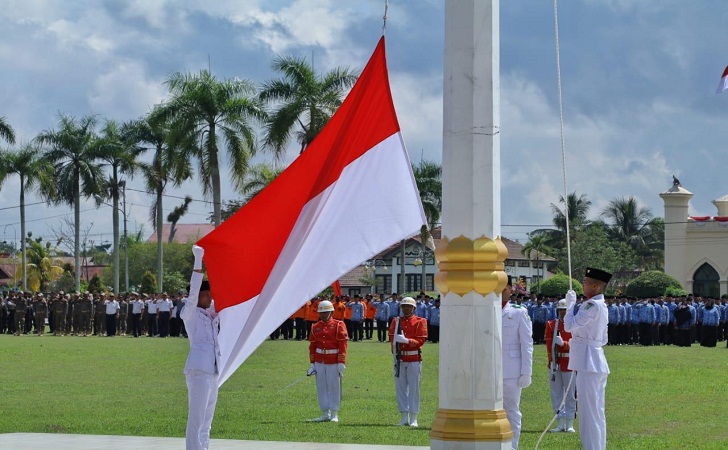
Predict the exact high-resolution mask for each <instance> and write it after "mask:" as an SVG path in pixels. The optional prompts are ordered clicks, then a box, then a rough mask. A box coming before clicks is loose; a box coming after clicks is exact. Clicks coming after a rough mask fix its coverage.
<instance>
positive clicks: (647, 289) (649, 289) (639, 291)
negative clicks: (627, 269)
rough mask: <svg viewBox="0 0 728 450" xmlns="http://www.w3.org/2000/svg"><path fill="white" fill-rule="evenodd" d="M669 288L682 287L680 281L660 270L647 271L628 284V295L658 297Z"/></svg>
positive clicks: (626, 292)
mask: <svg viewBox="0 0 728 450" xmlns="http://www.w3.org/2000/svg"><path fill="white" fill-rule="evenodd" d="M668 288H673V289H682V288H683V286H682V284H680V282H679V281H678V280H677V279H675V278H673V277H671V276H670V275H668V274H666V273H665V272H661V271H659V270H651V271H649V272H645V273H643V274H642V275H640V276H638V277H637V278H635V279H633V280H632V281H630V282H629V283H628V284H627V289H626V291H625V294H626V295H629V296H631V297H639V298H646V297H658V296H660V295H664V294H665V291H666V290H667V289H668Z"/></svg>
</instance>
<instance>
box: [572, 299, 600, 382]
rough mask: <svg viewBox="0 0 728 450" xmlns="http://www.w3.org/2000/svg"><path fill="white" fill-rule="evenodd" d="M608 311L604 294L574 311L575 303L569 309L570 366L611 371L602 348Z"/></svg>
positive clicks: (582, 369) (586, 370) (584, 369)
mask: <svg viewBox="0 0 728 450" xmlns="http://www.w3.org/2000/svg"><path fill="white" fill-rule="evenodd" d="M608 322H609V312H608V311H607V305H606V304H605V303H604V296H603V295H602V294H599V295H595V296H594V297H592V298H590V299H589V300H587V301H585V302H584V303H582V305H581V306H580V307H579V311H578V312H577V313H576V314H574V305H571V306H570V307H569V309H567V310H566V316H565V317H564V329H565V330H566V331H568V332H569V333H571V341H569V344H570V345H571V349H570V350H569V356H570V359H569V369H570V370H578V371H585V372H596V373H607V374H608V373H609V365H607V358H605V357H604V350H603V349H602V347H603V346H604V345H606V344H607V323H608Z"/></svg>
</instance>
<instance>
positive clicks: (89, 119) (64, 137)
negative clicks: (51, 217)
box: [36, 114, 103, 291]
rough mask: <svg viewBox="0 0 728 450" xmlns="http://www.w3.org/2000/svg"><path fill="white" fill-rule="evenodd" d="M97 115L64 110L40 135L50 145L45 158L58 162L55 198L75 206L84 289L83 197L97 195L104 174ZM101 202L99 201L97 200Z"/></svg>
mask: <svg viewBox="0 0 728 450" xmlns="http://www.w3.org/2000/svg"><path fill="white" fill-rule="evenodd" d="M95 128H96V118H95V117H94V116H85V117H83V118H81V119H80V120H76V119H75V118H74V117H71V116H66V115H63V114H61V116H60V119H59V127H58V130H50V131H44V132H42V133H41V134H39V135H38V136H37V137H36V139H37V141H38V143H40V144H41V145H44V146H46V147H47V150H46V152H45V156H44V157H45V158H46V159H47V160H48V161H49V162H51V163H52V164H53V165H54V178H55V182H56V191H55V193H54V196H53V198H52V199H51V201H53V202H54V203H57V204H60V203H66V204H68V205H71V206H73V224H74V242H73V258H74V268H75V271H76V273H75V278H76V279H75V285H76V286H75V287H76V290H77V291H79V290H80V289H81V264H80V254H81V242H80V241H81V239H80V232H81V197H82V196H83V197H86V198H89V197H93V198H96V196H97V195H98V194H99V193H100V192H101V186H102V184H103V176H102V171H101V169H100V167H99V166H98V165H97V164H96V155H95V153H94V143H95V141H96V139H97V136H96V132H95ZM97 204H98V203H97Z"/></svg>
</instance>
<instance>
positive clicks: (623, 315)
mask: <svg viewBox="0 0 728 450" xmlns="http://www.w3.org/2000/svg"><path fill="white" fill-rule="evenodd" d="M615 303H616V304H617V308H618V309H619V326H618V327H617V344H619V345H622V344H626V343H627V340H626V336H627V321H628V320H629V318H628V317H627V308H626V307H625V306H624V302H620V301H619V299H617V300H616V302H615Z"/></svg>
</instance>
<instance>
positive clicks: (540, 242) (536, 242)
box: [523, 234, 554, 293]
mask: <svg viewBox="0 0 728 450" xmlns="http://www.w3.org/2000/svg"><path fill="white" fill-rule="evenodd" d="M553 253H554V249H552V248H551V247H549V246H548V243H547V239H546V236H544V235H542V234H538V235H531V234H529V235H528V242H526V244H525V245H524V246H523V254H524V255H525V256H526V258H528V261H529V262H530V261H531V260H532V257H533V256H535V257H536V258H535V260H536V267H538V268H539V270H540V269H541V264H540V262H541V255H549V254H553ZM543 276H544V274H543V273H541V274H540V277H541V279H543ZM531 290H533V288H531ZM536 291H537V292H538V293H541V291H540V288H537V290H536Z"/></svg>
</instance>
